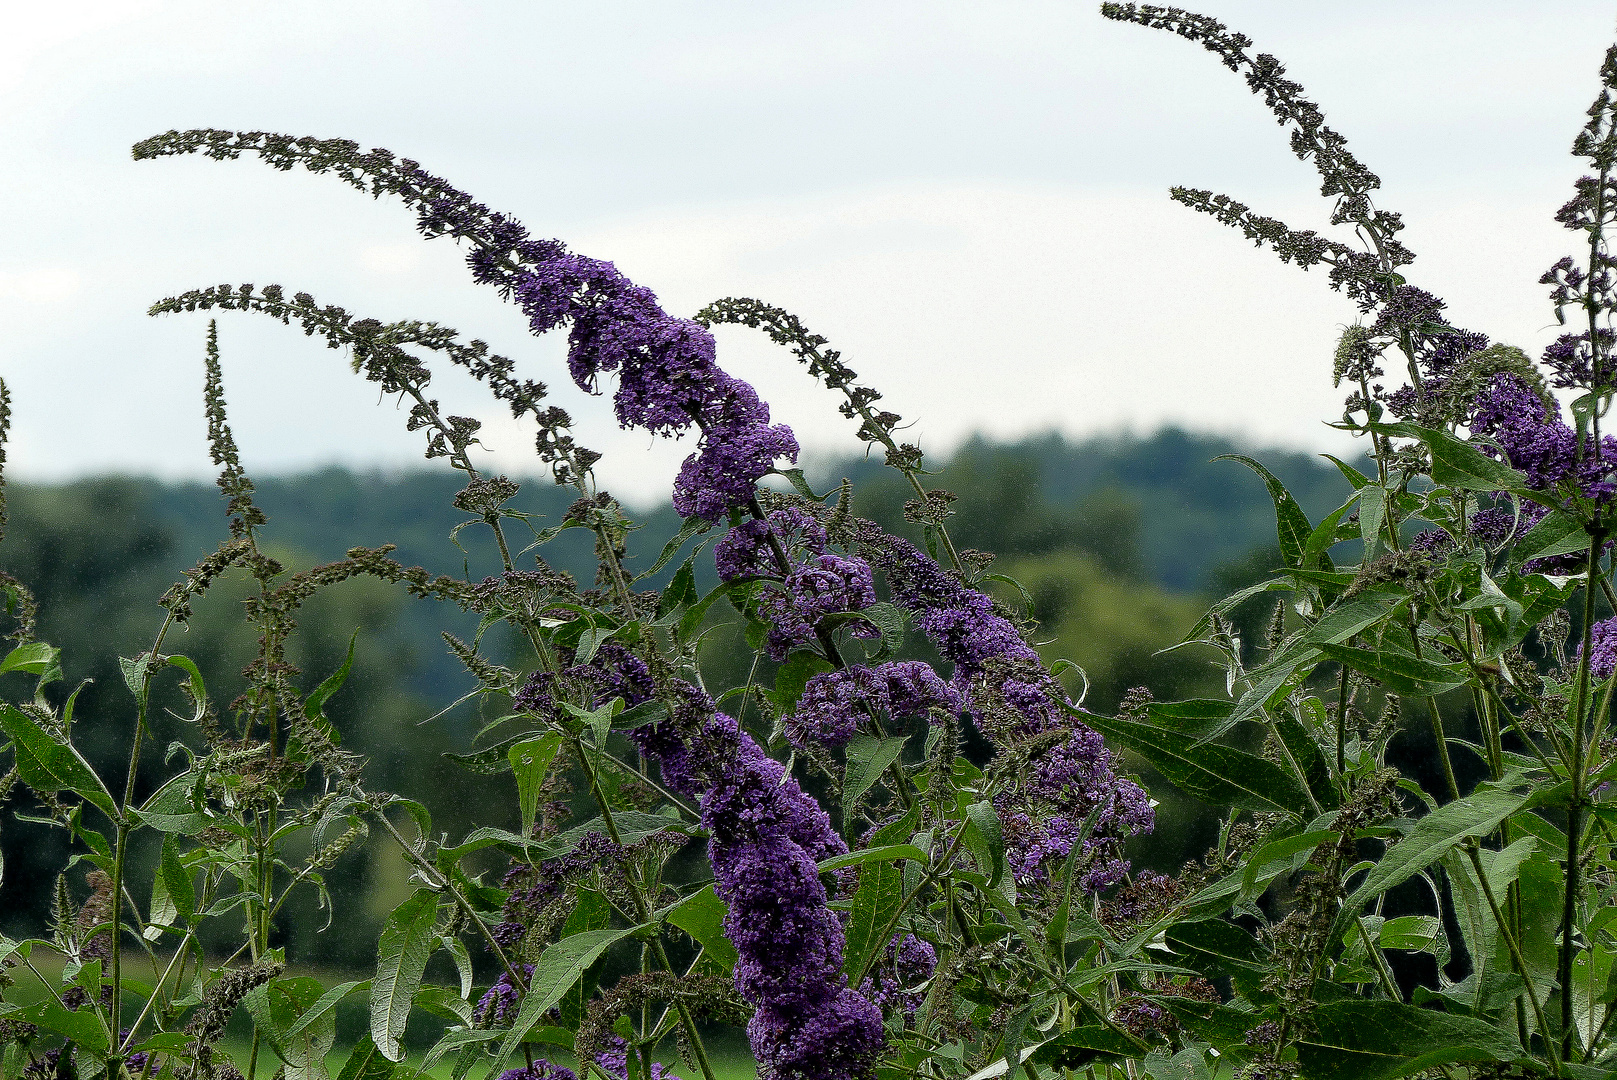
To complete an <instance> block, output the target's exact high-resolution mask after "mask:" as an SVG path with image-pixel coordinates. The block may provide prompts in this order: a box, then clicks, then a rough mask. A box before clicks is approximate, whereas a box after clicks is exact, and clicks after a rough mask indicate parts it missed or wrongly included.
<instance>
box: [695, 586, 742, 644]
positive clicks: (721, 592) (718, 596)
mask: <svg viewBox="0 0 1617 1080" xmlns="http://www.w3.org/2000/svg"><path fill="white" fill-rule="evenodd" d="M755 584H756V582H752V581H740V580H737V581H726V582H722V583H721V584H719V585H718V586H717V587H716V588H715V589H714V590H713V591H712V592H710V593H708V594H707V595H706V596H704V597H702V598H701V599H700V600H698V601H696V603H694V604H692V605H691V606H690V607H689V608H687V609H686V611H685V614H684V615H682V616H680V620H679V631H678V633H677V634H676V636H677V637H678V638H679V639H680V640H681V641H689V640H690V639H691V637H692V635H694V634H695V633H696V632H697V631H698V630H700V629H701V628H702V620H704V619H706V618H707V612H708V609H709V608H711V607H712V606H713V605H714V604H716V603H718V602H719V601H720V600H722V599H724V598H725V597H727V596H734V595H736V594H738V593H745V592H747V591H749V590H751V589H752V588H753V587H754V585H755Z"/></svg>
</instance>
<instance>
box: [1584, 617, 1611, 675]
mask: <svg viewBox="0 0 1617 1080" xmlns="http://www.w3.org/2000/svg"><path fill="white" fill-rule="evenodd" d="M1582 655H1583V646H1582V645H1581V644H1580V645H1579V646H1578V656H1579V657H1580V658H1581V657H1582ZM1614 671H1617V619H1605V620H1603V621H1601V622H1597V623H1595V624H1594V625H1593V626H1592V627H1590V628H1589V674H1590V675H1593V676H1594V677H1595V678H1597V679H1609V678H1611V675H1612V672H1614Z"/></svg>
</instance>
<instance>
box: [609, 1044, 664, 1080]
mask: <svg viewBox="0 0 1617 1080" xmlns="http://www.w3.org/2000/svg"><path fill="white" fill-rule="evenodd" d="M595 1063H596V1064H597V1065H599V1066H600V1067H601V1068H603V1069H605V1070H606V1071H607V1072H609V1073H611V1074H612V1075H613V1076H620V1077H623V1078H624V1080H628V1076H629V1044H628V1043H627V1042H625V1041H623V1039H622V1038H620V1037H619V1036H617V1035H614V1036H612V1039H611V1041H610V1042H608V1043H607V1048H606V1049H605V1050H603V1051H601V1052H600V1053H599V1054H597V1055H596V1056H595ZM646 1080H679V1076H678V1075H677V1074H676V1073H671V1072H669V1071H668V1069H667V1068H666V1067H665V1066H664V1065H663V1064H662V1062H660V1061H653V1062H652V1063H651V1074H650V1075H649V1076H648V1077H647V1078H646Z"/></svg>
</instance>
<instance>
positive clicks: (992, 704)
mask: <svg viewBox="0 0 1617 1080" xmlns="http://www.w3.org/2000/svg"><path fill="white" fill-rule="evenodd" d="M869 551H870V555H871V558H872V561H873V562H875V563H876V564H877V565H878V566H879V567H880V568H881V570H882V571H883V574H884V576H885V577H886V580H887V582H888V586H889V587H890V589H891V590H892V595H893V602H894V603H895V604H897V605H898V606H899V607H902V608H904V609H905V610H907V611H909V612H910V613H911V615H912V616H913V617H914V619H915V622H916V625H917V626H919V627H920V629H921V630H922V631H923V632H924V633H925V634H926V635H927V637H928V638H929V639H930V640H931V642H932V644H933V646H934V647H936V649H937V650H938V653H939V654H940V655H941V656H942V658H943V659H944V660H945V661H946V662H948V663H949V664H951V665H953V674H952V676H951V680H950V681H951V684H952V687H953V690H954V691H955V693H956V694H957V695H958V696H959V698H960V700H961V701H962V702H963V703H965V704H967V705H968V706H969V708H970V710H971V715H972V718H973V720H974V721H975V722H976V723H977V725H978V726H979V728H980V729H981V730H982V733H983V734H984V735H985V736H986V737H987V738H989V739H990V740H991V741H993V742H994V743H996V744H997V745H999V746H1000V747H1001V748H1012V747H1016V746H1018V745H1027V744H1029V743H1030V742H1037V743H1040V744H1043V747H1044V749H1043V750H1042V751H1041V752H1040V753H1038V754H1037V755H1036V756H1035V758H1034V761H1033V764H1032V768H1031V772H1030V773H1029V776H1028V778H1027V780H1026V781H1025V782H1023V783H1021V784H1019V785H1017V786H1016V787H1015V788H1013V789H1012V790H1011V791H1009V792H1007V793H1005V794H1002V795H1000V796H997V797H996V800H995V809H997V810H998V811H999V813H1000V817H1001V822H1002V825H1003V828H1004V831H1005V841H1006V844H1005V846H1006V858H1007V860H1008V861H1009V862H1010V864H1011V866H1012V867H1013V869H1014V871H1015V873H1016V876H1017V878H1018V880H1020V881H1023V882H1036V881H1040V880H1043V879H1044V878H1045V877H1046V876H1047V873H1048V867H1049V865H1050V864H1051V863H1052V862H1053V861H1058V860H1061V859H1065V858H1067V857H1068V856H1069V855H1070V854H1071V853H1072V850H1073V848H1074V846H1075V845H1078V846H1080V848H1081V853H1082V854H1084V855H1086V856H1089V855H1094V856H1095V857H1096V858H1095V859H1094V861H1093V862H1092V863H1091V864H1090V865H1089V867H1088V868H1087V869H1086V871H1085V875H1084V877H1083V884H1084V887H1085V888H1087V889H1089V890H1090V891H1091V892H1098V891H1100V890H1103V889H1106V888H1108V887H1110V886H1112V885H1115V884H1117V883H1118V882H1119V881H1121V880H1122V879H1123V876H1124V874H1125V873H1126V872H1127V869H1128V864H1127V862H1126V861H1124V860H1123V859H1121V858H1120V857H1118V856H1116V855H1115V854H1111V853H1112V852H1114V851H1115V849H1116V846H1117V841H1119V840H1122V839H1125V838H1127V837H1130V836H1134V835H1137V834H1139V833H1142V832H1149V831H1150V830H1151V828H1152V827H1153V825H1154V822H1155V814H1154V811H1153V810H1152V807H1151V801H1150V798H1149V797H1148V796H1147V795H1146V793H1145V791H1144V790H1143V789H1141V788H1140V786H1139V785H1138V784H1136V783H1134V782H1133V781H1132V780H1130V779H1128V778H1127V777H1124V776H1119V775H1118V774H1117V772H1116V771H1115V770H1114V768H1113V762H1112V754H1111V751H1110V750H1108V749H1107V748H1106V744H1105V742H1104V741H1103V740H1102V739H1101V737H1100V736H1099V735H1098V734H1096V733H1095V732H1094V731H1092V730H1090V729H1089V728H1088V727H1086V726H1085V725H1083V724H1082V723H1080V722H1078V721H1076V720H1073V719H1071V718H1070V717H1069V715H1068V713H1067V711H1066V710H1065V709H1064V708H1063V707H1062V705H1063V703H1066V692H1065V691H1064V690H1063V689H1062V687H1061V684H1060V683H1059V682H1057V681H1056V679H1055V678H1054V677H1053V676H1052V675H1051V674H1050V673H1049V672H1048V671H1047V670H1045V669H1044V667H1043V666H1042V664H1041V663H1040V662H1039V658H1038V654H1037V653H1036V652H1034V651H1033V649H1032V647H1031V646H1029V645H1028V644H1027V643H1026V642H1025V641H1024V640H1023V639H1022V636H1021V634H1019V633H1018V632H1017V630H1016V627H1015V626H1013V625H1012V624H1011V622H1010V620H1008V619H1006V618H1005V617H1004V616H1003V615H1001V614H999V613H998V612H997V611H996V610H995V609H994V603H993V601H992V600H991V599H990V598H989V597H988V596H987V595H986V594H984V593H982V592H979V591H977V590H976V589H972V588H970V587H968V586H967V585H965V584H964V583H963V582H962V581H961V580H960V579H959V577H958V576H956V575H953V574H950V573H948V572H947V571H945V570H944V569H943V568H942V567H940V566H939V565H938V564H937V563H936V562H934V561H933V560H932V559H931V558H929V557H928V556H927V555H926V554H925V553H924V552H922V551H921V550H920V549H919V548H917V547H915V546H914V545H913V544H910V543H907V542H905V541H903V540H899V539H896V538H891V537H888V538H884V539H883V540H881V541H880V543H879V544H878V543H872V544H871V545H870V548H869ZM1091 814H1094V815H1095V819H1094V821H1093V822H1092V823H1091V825H1090V828H1089V830H1088V832H1087V834H1085V830H1084V823H1085V819H1086V818H1088V817H1089V816H1090V815H1091Z"/></svg>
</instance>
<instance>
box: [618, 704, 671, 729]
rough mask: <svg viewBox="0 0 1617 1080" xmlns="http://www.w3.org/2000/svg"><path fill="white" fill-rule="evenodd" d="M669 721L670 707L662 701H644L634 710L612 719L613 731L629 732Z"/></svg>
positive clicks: (621, 713)
mask: <svg viewBox="0 0 1617 1080" xmlns="http://www.w3.org/2000/svg"><path fill="white" fill-rule="evenodd" d="M666 719H668V706H667V705H664V704H663V703H662V702H660V701H642V702H641V703H640V704H638V705H636V706H635V707H634V708H632V709H624V710H623V711H622V712H620V713H618V714H617V715H616V716H614V717H612V730H613V731H628V730H630V729H632V728H637V727H645V726H646V725H647V724H655V723H657V722H658V721H661V720H666Z"/></svg>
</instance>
